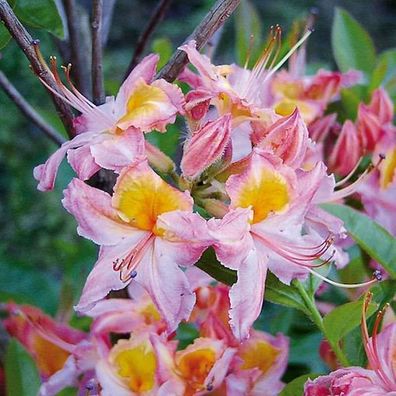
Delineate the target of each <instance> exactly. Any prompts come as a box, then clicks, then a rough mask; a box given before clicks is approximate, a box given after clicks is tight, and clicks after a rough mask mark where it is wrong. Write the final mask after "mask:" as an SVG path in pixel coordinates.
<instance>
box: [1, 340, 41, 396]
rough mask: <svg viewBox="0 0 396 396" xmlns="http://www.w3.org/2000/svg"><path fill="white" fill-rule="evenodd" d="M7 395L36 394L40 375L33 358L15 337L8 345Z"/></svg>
mask: <svg viewBox="0 0 396 396" xmlns="http://www.w3.org/2000/svg"><path fill="white" fill-rule="evenodd" d="M4 366H5V378H6V388H7V396H15V395H18V396H36V395H37V391H38V389H39V387H40V377H39V373H38V371H37V368H36V365H35V363H34V361H33V359H32V358H31V357H30V355H29V354H28V352H27V351H26V350H25V348H24V347H23V346H22V345H21V344H20V343H19V342H18V341H17V340H15V339H12V340H11V341H10V343H9V344H8V346H7V351H6V355H5V365H4Z"/></svg>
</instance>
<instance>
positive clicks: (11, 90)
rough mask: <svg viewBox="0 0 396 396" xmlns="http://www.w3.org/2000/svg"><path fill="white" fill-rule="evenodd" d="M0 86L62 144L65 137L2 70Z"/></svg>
mask: <svg viewBox="0 0 396 396" xmlns="http://www.w3.org/2000/svg"><path fill="white" fill-rule="evenodd" d="M0 86H1V87H2V88H3V90H4V92H5V93H6V94H7V95H8V96H9V98H10V99H11V100H12V101H13V102H14V103H15V104H16V106H17V107H18V108H19V110H21V112H22V113H23V114H24V115H25V116H26V117H27V118H28V119H29V120H31V121H32V122H33V124H35V125H36V126H37V127H38V128H39V129H41V130H42V131H43V132H44V133H45V134H46V135H47V136H48V137H49V138H50V139H51V140H52V141H53V142H55V143H56V144H57V145H59V146H60V145H61V144H62V143H64V142H65V139H64V138H63V137H62V136H61V135H60V134H59V133H58V132H57V131H56V130H55V129H54V128H52V126H51V125H49V124H47V123H46V122H45V120H44V119H43V118H42V117H41V116H40V114H38V113H37V112H36V110H34V108H33V107H32V106H31V105H30V104H29V103H28V102H27V101H26V100H25V98H24V97H23V96H22V95H21V94H20V93H19V92H18V91H17V89H16V88H15V87H14V86H13V85H12V83H11V82H10V81H9V80H8V78H7V77H6V76H5V74H4V73H3V72H2V71H0Z"/></svg>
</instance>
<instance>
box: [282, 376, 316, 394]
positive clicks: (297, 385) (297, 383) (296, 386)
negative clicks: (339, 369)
mask: <svg viewBox="0 0 396 396" xmlns="http://www.w3.org/2000/svg"><path fill="white" fill-rule="evenodd" d="M319 375H320V374H315V373H311V374H304V375H302V376H300V377H297V378H295V379H294V380H293V381H291V382H289V383H288V384H286V386H285V387H284V388H283V390H282V392H281V393H279V396H302V395H303V394H304V384H305V383H306V382H307V380H308V379H315V378H316V377H319Z"/></svg>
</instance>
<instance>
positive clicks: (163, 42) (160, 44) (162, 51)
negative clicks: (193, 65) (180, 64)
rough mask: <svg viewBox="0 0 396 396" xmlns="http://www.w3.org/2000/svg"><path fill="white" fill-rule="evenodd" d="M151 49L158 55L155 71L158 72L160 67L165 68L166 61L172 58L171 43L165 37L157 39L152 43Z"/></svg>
mask: <svg viewBox="0 0 396 396" xmlns="http://www.w3.org/2000/svg"><path fill="white" fill-rule="evenodd" d="M151 48H152V50H153V52H155V53H156V54H158V55H159V57H160V60H159V62H158V66H157V69H158V70H160V69H161V68H162V67H164V66H165V64H166V62H168V60H169V59H170V57H171V56H172V53H173V47H172V42H171V41H170V40H169V39H168V38H166V37H161V38H157V39H155V40H154V41H153V44H152V46H151Z"/></svg>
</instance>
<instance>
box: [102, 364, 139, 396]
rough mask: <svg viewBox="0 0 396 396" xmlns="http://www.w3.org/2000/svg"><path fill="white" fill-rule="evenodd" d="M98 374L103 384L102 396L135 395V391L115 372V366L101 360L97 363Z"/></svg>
mask: <svg viewBox="0 0 396 396" xmlns="http://www.w3.org/2000/svg"><path fill="white" fill-rule="evenodd" d="M96 376H97V378H98V381H99V384H100V386H101V391H100V394H101V395H102V396H115V395H117V396H133V395H135V393H133V392H132V391H131V390H130V389H129V388H128V387H127V385H126V384H124V383H123V382H122V381H121V380H120V379H119V378H118V377H117V376H116V375H115V374H114V373H113V368H112V367H111V366H110V365H109V364H108V363H107V362H106V361H105V360H101V361H100V362H99V363H98V364H97V365H96Z"/></svg>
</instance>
